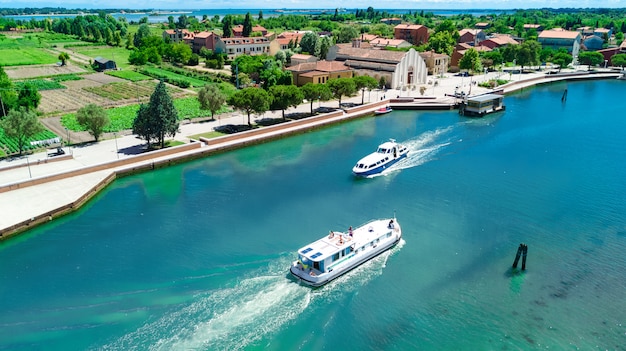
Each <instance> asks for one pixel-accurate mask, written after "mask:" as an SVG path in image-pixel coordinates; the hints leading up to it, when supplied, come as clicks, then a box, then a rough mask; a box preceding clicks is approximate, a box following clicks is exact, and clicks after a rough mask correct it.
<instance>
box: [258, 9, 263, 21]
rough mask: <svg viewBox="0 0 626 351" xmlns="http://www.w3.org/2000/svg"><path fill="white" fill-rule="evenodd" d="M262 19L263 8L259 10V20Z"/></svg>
mask: <svg viewBox="0 0 626 351" xmlns="http://www.w3.org/2000/svg"><path fill="white" fill-rule="evenodd" d="M262 20H263V10H259V21H262Z"/></svg>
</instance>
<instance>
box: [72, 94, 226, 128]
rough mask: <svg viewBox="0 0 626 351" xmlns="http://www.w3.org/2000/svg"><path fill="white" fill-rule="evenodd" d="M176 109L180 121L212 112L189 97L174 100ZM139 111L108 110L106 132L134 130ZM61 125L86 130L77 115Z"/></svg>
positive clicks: (133, 108)
mask: <svg viewBox="0 0 626 351" xmlns="http://www.w3.org/2000/svg"><path fill="white" fill-rule="evenodd" d="M174 107H176V111H178V119H179V120H183V119H187V118H189V119H192V118H197V117H207V116H210V115H211V112H210V111H203V110H201V109H200V103H199V102H198V99H197V98H195V97H188V98H182V99H176V100H174ZM138 110H139V105H129V106H122V107H114V108H110V109H108V110H106V112H107V115H108V116H109V119H110V120H111V124H110V125H109V126H108V127H107V128H106V129H105V131H106V132H118V131H120V130H126V129H132V128H133V120H134V119H135V117H136V116H137V111H138ZM230 111H231V110H230V108H229V107H228V106H226V105H224V106H223V107H222V109H221V110H220V111H219V112H218V114H219V113H225V112H230ZM61 123H62V124H63V126H64V127H65V128H68V129H69V130H72V131H83V130H85V129H84V128H83V127H82V126H81V125H80V124H78V122H77V121H76V114H74V113H68V114H66V115H64V116H63V117H61Z"/></svg>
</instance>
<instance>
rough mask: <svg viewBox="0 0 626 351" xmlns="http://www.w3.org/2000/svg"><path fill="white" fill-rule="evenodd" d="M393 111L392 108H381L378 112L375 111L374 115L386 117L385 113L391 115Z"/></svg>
mask: <svg viewBox="0 0 626 351" xmlns="http://www.w3.org/2000/svg"><path fill="white" fill-rule="evenodd" d="M391 111H393V109H392V108H391V107H389V106H385V107H381V108H379V109H377V110H376V111H374V114H377V115H384V114H385V113H389V112H391Z"/></svg>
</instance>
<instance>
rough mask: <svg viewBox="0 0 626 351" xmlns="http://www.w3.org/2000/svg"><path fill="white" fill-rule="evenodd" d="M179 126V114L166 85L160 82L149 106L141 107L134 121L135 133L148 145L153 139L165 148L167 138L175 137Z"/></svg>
mask: <svg viewBox="0 0 626 351" xmlns="http://www.w3.org/2000/svg"><path fill="white" fill-rule="evenodd" d="M178 126H179V122H178V112H177V111H176V108H175V107H174V102H173V101H172V98H171V97H170V95H169V94H168V92H167V90H166V89H165V83H163V81H160V82H159V84H158V85H157V86H156V88H155V89H154V92H153V93H152V95H151V96H150V102H149V103H148V105H147V106H144V105H142V106H140V108H139V111H138V112H137V116H136V117H135V120H134V121H133V133H135V134H138V135H139V136H140V137H142V138H144V139H146V141H147V142H148V145H150V140H151V139H156V140H157V142H158V143H159V144H160V145H161V148H163V147H165V137H166V136H172V137H173V136H175V135H176V132H177V131H178Z"/></svg>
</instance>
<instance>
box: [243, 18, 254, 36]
mask: <svg viewBox="0 0 626 351" xmlns="http://www.w3.org/2000/svg"><path fill="white" fill-rule="evenodd" d="M251 34H252V18H250V12H248V13H246V17H245V18H244V19H243V31H242V35H243V37H244V38H247V37H249V36H250V35H251Z"/></svg>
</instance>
